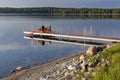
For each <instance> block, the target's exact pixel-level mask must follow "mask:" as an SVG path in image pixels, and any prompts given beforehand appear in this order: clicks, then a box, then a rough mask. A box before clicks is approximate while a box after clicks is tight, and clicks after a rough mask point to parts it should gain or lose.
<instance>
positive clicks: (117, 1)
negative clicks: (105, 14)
mask: <svg viewBox="0 0 120 80" xmlns="http://www.w3.org/2000/svg"><path fill="white" fill-rule="evenodd" d="M0 7H65V8H120V0H0Z"/></svg>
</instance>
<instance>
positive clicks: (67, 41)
mask: <svg viewBox="0 0 120 80" xmlns="http://www.w3.org/2000/svg"><path fill="white" fill-rule="evenodd" d="M24 38H25V39H31V40H32V41H33V40H37V41H38V43H39V44H41V45H43V46H44V45H45V42H49V43H51V42H57V43H64V44H73V45H81V46H82V45H84V46H100V45H104V44H105V43H101V42H93V41H87V40H86V41H85V40H71V39H63V38H61V39H60V38H56V37H47V38H43V37H32V38H30V37H24Z"/></svg>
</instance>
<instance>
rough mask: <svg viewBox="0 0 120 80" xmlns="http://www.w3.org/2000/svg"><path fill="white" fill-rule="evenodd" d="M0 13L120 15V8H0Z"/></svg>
mask: <svg viewBox="0 0 120 80" xmlns="http://www.w3.org/2000/svg"><path fill="white" fill-rule="evenodd" d="M0 13H15V14H16V13H20V14H34V15H45V16H80V15H120V8H114V9H99V8H55V7H36V8H0Z"/></svg>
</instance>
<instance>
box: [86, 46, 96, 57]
mask: <svg viewBox="0 0 120 80" xmlns="http://www.w3.org/2000/svg"><path fill="white" fill-rule="evenodd" d="M96 53H97V51H96V47H95V46H91V47H89V48H88V50H87V51H86V54H87V55H90V56H93V55H95V54H96Z"/></svg>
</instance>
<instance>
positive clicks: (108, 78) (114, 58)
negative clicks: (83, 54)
mask: <svg viewBox="0 0 120 80" xmlns="http://www.w3.org/2000/svg"><path fill="white" fill-rule="evenodd" d="M97 54H100V56H99V57H98V58H97V59H98V60H104V61H103V62H104V63H99V64H98V65H97V66H96V67H95V69H96V74H95V75H94V76H93V75H92V74H91V73H90V74H89V75H88V77H89V79H90V80H120V76H119V75H120V43H117V44H115V45H113V46H112V47H111V48H109V49H104V51H103V52H99V53H97ZM88 59H90V60H91V61H93V62H94V61H95V60H96V59H95V58H93V57H92V58H90V57H88ZM106 61H107V62H109V64H108V65H106V64H105V63H106ZM103 64H105V65H103ZM77 74H78V75H79V76H78V77H77V78H76V80H82V78H81V76H82V75H83V74H82V72H81V71H80V70H78V72H77Z"/></svg>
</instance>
